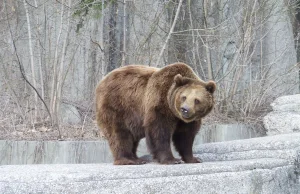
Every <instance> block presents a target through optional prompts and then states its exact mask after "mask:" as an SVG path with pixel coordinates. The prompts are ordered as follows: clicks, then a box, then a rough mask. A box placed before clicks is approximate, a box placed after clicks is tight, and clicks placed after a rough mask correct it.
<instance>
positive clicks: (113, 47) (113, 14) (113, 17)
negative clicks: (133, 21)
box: [107, 1, 118, 72]
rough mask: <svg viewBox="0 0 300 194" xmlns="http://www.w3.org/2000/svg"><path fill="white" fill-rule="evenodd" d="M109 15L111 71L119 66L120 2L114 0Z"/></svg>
mask: <svg viewBox="0 0 300 194" xmlns="http://www.w3.org/2000/svg"><path fill="white" fill-rule="evenodd" d="M109 14H110V17H109V25H108V26H109V35H108V36H109V42H108V66H107V71H108V72H111V71H112V70H114V69H115V68H117V58H118V55H117V36H116V33H117V17H118V2H115V1H113V2H112V3H111V7H110V13H109Z"/></svg>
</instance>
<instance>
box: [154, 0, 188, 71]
mask: <svg viewBox="0 0 300 194" xmlns="http://www.w3.org/2000/svg"><path fill="white" fill-rule="evenodd" d="M182 2H183V0H180V1H179V3H178V7H177V11H176V14H175V17H174V21H173V24H172V26H171V28H170V31H169V34H168V36H167V38H166V40H165V42H164V45H163V47H162V49H161V51H160V53H159V55H158V58H157V61H156V63H155V67H158V65H159V62H160V59H161V58H162V56H163V54H164V51H165V50H166V46H167V44H168V42H169V40H170V38H171V35H172V33H173V31H174V28H175V25H176V22H177V19H178V15H179V12H180V8H181V5H182Z"/></svg>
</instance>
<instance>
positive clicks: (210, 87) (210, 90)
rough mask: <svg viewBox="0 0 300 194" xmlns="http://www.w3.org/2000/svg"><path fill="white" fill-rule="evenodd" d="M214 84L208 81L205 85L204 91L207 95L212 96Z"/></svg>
mask: <svg viewBox="0 0 300 194" xmlns="http://www.w3.org/2000/svg"><path fill="white" fill-rule="evenodd" d="M216 87H217V86H216V83H215V82H214V81H209V82H208V83H207V84H206V86H205V88H206V90H207V91H208V92H209V93H211V94H213V93H214V92H215V90H216Z"/></svg>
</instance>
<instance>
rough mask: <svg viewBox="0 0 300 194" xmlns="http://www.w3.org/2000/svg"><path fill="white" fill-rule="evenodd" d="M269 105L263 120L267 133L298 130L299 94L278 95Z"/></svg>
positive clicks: (273, 133) (299, 122)
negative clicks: (267, 112) (268, 111)
mask: <svg viewBox="0 0 300 194" xmlns="http://www.w3.org/2000/svg"><path fill="white" fill-rule="evenodd" d="M271 106H272V109H273V111H272V112H270V113H269V114H268V115H266V116H265V117H264V120H263V122H264V126H265V128H266V129H267V134H268V135H276V134H284V133H293V132H299V131H300V94H296V95H290V96H282V97H279V98H277V99H276V100H275V101H274V102H273V103H272V104H271Z"/></svg>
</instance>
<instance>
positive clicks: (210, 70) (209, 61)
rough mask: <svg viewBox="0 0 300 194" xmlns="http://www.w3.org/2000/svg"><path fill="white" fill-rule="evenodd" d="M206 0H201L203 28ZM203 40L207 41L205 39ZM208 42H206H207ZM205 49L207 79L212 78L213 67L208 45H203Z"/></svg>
mask: <svg viewBox="0 0 300 194" xmlns="http://www.w3.org/2000/svg"><path fill="white" fill-rule="evenodd" d="M207 10H208V8H207V0H203V17H204V18H203V19H204V28H205V29H207ZM205 42H208V41H207V40H206V41H205ZM207 44H208V43H207ZM205 51H206V62H207V73H208V79H210V80H212V79H213V69H212V64H211V59H210V56H211V54H210V50H209V47H208V46H205Z"/></svg>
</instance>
